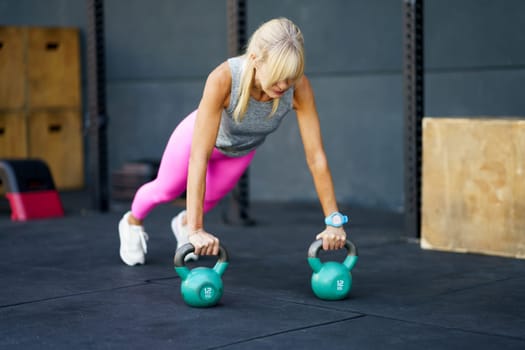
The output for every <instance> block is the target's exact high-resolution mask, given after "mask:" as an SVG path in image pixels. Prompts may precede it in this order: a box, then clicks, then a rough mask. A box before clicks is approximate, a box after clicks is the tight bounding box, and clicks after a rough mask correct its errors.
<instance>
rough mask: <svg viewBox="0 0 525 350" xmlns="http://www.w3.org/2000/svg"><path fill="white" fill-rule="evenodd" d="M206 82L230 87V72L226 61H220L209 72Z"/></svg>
mask: <svg viewBox="0 0 525 350" xmlns="http://www.w3.org/2000/svg"><path fill="white" fill-rule="evenodd" d="M208 82H209V83H212V84H213V85H215V86H217V87H222V88H228V89H229V88H231V82H232V74H231V71H230V66H229V64H228V61H224V62H222V63H221V64H219V65H218V66H217V67H215V68H214V69H213V70H212V71H211V72H210V74H209V75H208Z"/></svg>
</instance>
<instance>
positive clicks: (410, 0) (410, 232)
mask: <svg viewBox="0 0 525 350" xmlns="http://www.w3.org/2000/svg"><path fill="white" fill-rule="evenodd" d="M403 14H404V16H403V17H404V21H403V22H404V23H403V24H404V30H403V34H404V37H403V44H404V60H403V73H404V74H403V76H404V80H403V83H404V95H405V101H404V102H405V103H404V115H405V137H404V139H405V144H404V154H405V234H406V235H407V236H408V238H416V239H417V238H419V237H420V226H421V164H422V148H423V147H422V120H423V114H424V100H423V97H424V90H423V89H424V61H423V0H403Z"/></svg>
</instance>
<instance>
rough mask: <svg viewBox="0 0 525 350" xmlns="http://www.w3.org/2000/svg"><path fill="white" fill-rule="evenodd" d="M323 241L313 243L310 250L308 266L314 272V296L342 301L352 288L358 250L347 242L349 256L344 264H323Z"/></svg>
mask: <svg viewBox="0 0 525 350" xmlns="http://www.w3.org/2000/svg"><path fill="white" fill-rule="evenodd" d="M322 247H323V240H322V239H319V240H317V241H315V242H313V243H312V244H311V245H310V248H309V249H308V264H309V265H310V267H311V268H312V270H313V274H312V279H311V285H312V290H313V292H314V294H315V295H316V296H317V297H318V298H320V299H324V300H340V299H344V298H346V296H347V295H348V293H350V289H351V288H352V273H351V272H350V271H351V270H352V269H353V268H354V265H355V264H356V263H357V248H356V247H355V245H354V244H353V243H352V242H351V241H350V240H347V241H346V242H345V248H346V250H347V251H348V255H347V257H346V258H345V260H344V261H343V262H342V263H339V262H335V261H328V262H325V263H323V262H321V259H319V257H318V255H319V251H320V250H321V249H322Z"/></svg>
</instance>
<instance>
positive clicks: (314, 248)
mask: <svg viewBox="0 0 525 350" xmlns="http://www.w3.org/2000/svg"><path fill="white" fill-rule="evenodd" d="M321 249H323V240H322V239H318V240H316V241H314V242H313V243H312V244H311V245H310V248H309V249H308V257H309V258H317V255H318V254H319V251H320V250H321ZM345 249H346V250H347V251H348V256H357V247H356V246H355V245H354V243H352V242H351V241H350V240H349V239H347V240H346V242H345Z"/></svg>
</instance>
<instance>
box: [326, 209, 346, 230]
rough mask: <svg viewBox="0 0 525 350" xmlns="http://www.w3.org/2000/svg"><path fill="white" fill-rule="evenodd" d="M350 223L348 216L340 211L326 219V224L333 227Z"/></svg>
mask: <svg viewBox="0 0 525 350" xmlns="http://www.w3.org/2000/svg"><path fill="white" fill-rule="evenodd" d="M347 222H348V216H346V215H343V214H341V213H340V212H338V211H335V212H333V213H332V214H330V215H328V216H327V217H326V218H325V219H324V223H325V224H327V225H330V226H333V227H341V226H343V225H344V224H346V223H347Z"/></svg>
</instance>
